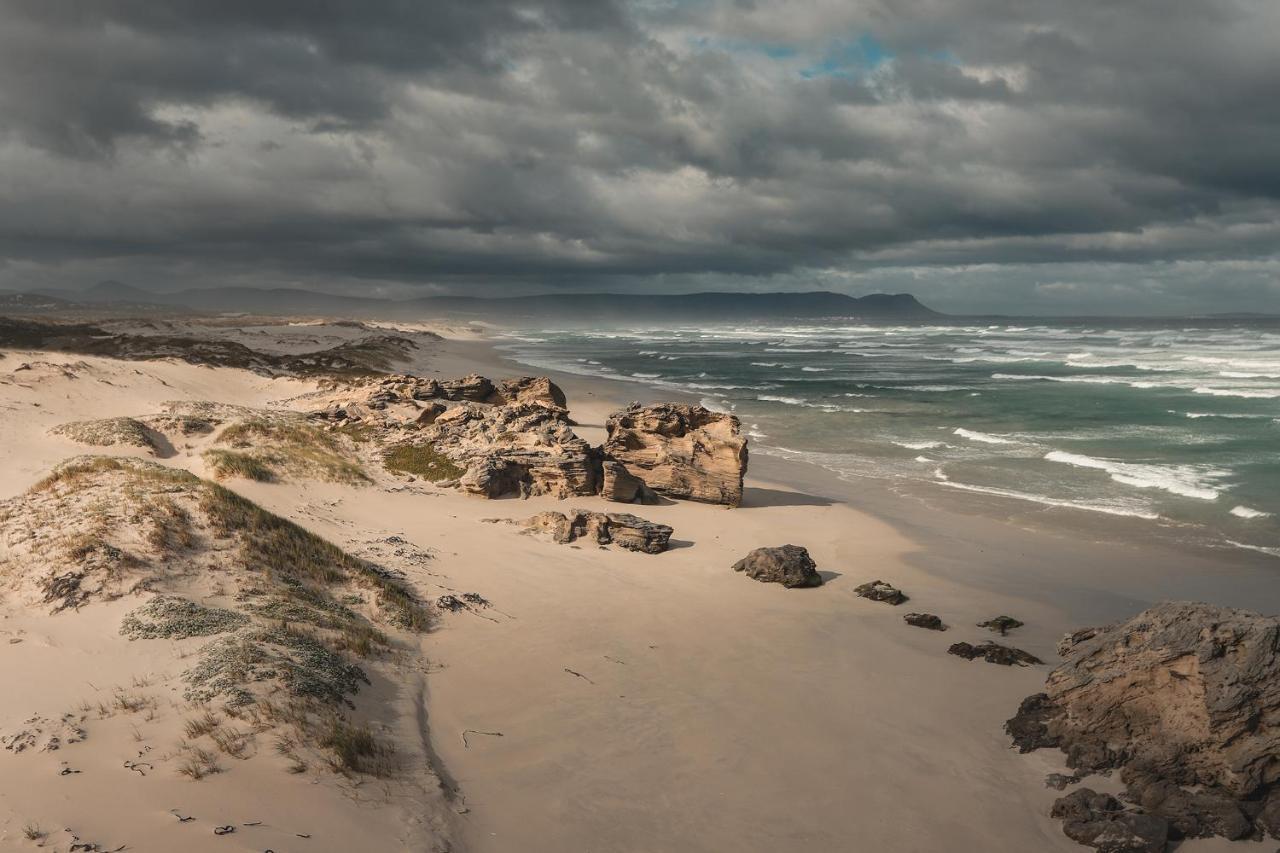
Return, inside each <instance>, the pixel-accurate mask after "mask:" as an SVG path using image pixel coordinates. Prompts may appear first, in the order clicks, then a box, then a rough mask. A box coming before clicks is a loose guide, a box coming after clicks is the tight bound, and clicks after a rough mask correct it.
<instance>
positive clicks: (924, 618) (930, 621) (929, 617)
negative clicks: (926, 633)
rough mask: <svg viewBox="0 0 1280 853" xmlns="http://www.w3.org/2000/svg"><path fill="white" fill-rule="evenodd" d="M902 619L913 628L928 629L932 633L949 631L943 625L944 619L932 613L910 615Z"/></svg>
mask: <svg viewBox="0 0 1280 853" xmlns="http://www.w3.org/2000/svg"><path fill="white" fill-rule="evenodd" d="M902 618H903V621H905V622H906V623H907V624H908V625H910V626H911V627H913V628H928V629H929V630H930V631H945V630H947V626H946V625H943V624H942V619H941V618H940V617H938V616H935V615H933V614H932V613H908V614H907V615H906V616H903V617H902Z"/></svg>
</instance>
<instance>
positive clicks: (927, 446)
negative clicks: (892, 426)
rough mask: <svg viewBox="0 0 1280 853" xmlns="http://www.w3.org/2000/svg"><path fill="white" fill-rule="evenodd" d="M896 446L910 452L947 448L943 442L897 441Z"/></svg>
mask: <svg viewBox="0 0 1280 853" xmlns="http://www.w3.org/2000/svg"><path fill="white" fill-rule="evenodd" d="M894 444H896V445H898V446H899V447H905V448H907V449H908V450H932V449H933V448H935V447H946V446H947V445H946V442H942V441H895V442H894Z"/></svg>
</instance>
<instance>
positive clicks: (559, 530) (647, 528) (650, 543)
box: [520, 509, 672, 554]
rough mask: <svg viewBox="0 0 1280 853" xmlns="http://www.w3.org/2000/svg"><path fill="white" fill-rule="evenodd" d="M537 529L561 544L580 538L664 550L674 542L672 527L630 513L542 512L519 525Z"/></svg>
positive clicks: (651, 551) (633, 548)
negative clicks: (672, 539)
mask: <svg viewBox="0 0 1280 853" xmlns="http://www.w3.org/2000/svg"><path fill="white" fill-rule="evenodd" d="M520 526H521V527H523V528H524V529H525V530H528V531H530V532H534V533H545V534H548V535H550V536H551V538H552V539H554V540H555V541H556V542H559V543H561V544H562V545H564V544H568V543H570V542H576V541H578V540H585V541H589V542H593V543H595V544H596V545H602V546H604V545H617V546H618V547H619V548H625V549H627V550H628V551H642V552H644V553H646V554H661V553H662V552H663V551H665V550H667V545H668V544H669V543H670V542H671V533H672V529H671V528H670V527H669V526H667V525H665V524H658V523H656V522H653V521H647V520H646V519H643V518H640V517H639V516H635V515H631V514H630V513H620V512H619V513H613V512H609V513H605V512H590V511H589V510H584V509H574V510H570V511H569V512H568V513H567V514H566V513H563V512H554V511H553V512H541V513H538V514H537V515H535V516H533V517H532V518H529V519H526V520H525V521H524V522H522V523H521V525H520Z"/></svg>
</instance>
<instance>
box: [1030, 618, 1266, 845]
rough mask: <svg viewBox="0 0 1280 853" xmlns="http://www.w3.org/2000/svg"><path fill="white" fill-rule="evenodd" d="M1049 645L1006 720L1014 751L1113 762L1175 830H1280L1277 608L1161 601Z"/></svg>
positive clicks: (1240, 833)
mask: <svg viewBox="0 0 1280 853" xmlns="http://www.w3.org/2000/svg"><path fill="white" fill-rule="evenodd" d="M1059 650H1060V651H1061V652H1062V653H1063V655H1064V656H1065V658H1066V660H1065V661H1064V662H1063V663H1062V664H1061V665H1059V666H1058V667H1057V668H1056V669H1054V670H1053V671H1052V672H1051V673H1050V674H1049V677H1048V680H1047V682H1046V686H1045V692H1044V693H1041V694H1037V695H1035V696H1031V697H1028V698H1027V699H1026V700H1024V701H1023V703H1022V706H1021V707H1020V708H1019V709H1018V713H1017V715H1016V716H1014V717H1013V719H1011V720H1009V722H1008V723H1007V724H1006V730H1007V731H1008V732H1009V734H1010V735H1011V736H1012V737H1013V740H1014V743H1015V744H1016V745H1017V746H1018V747H1019V748H1020V749H1021V750H1022V751H1023V752H1027V751H1030V750H1033V749H1037V748H1040V747H1057V748H1059V749H1062V750H1063V751H1064V752H1065V753H1066V757H1067V764H1068V766H1070V767H1072V768H1076V769H1078V770H1080V771H1084V772H1106V771H1111V770H1116V769H1118V770H1119V771H1120V778H1121V781H1123V782H1124V783H1125V786H1126V789H1127V798H1128V799H1129V800H1130V801H1131V802H1134V803H1136V804H1138V806H1139V807H1141V808H1143V809H1145V810H1146V811H1147V812H1148V813H1149V814H1152V815H1155V816H1156V817H1159V818H1161V819H1164V820H1167V821H1168V822H1169V823H1170V826H1171V833H1172V834H1173V836H1174V837H1175V838H1176V837H1179V836H1202V835H1223V836H1226V837H1229V838H1238V837H1244V836H1246V835H1250V834H1252V833H1254V832H1255V827H1256V831H1259V832H1261V831H1265V832H1267V833H1269V834H1271V835H1272V836H1273V837H1280V785H1278V784H1277V782H1278V780H1280V619H1276V618H1274V617H1265V616H1259V615H1257V614H1254V613H1249V612H1245V611H1239V610H1232V609H1230V608H1224V607H1216V606H1212V605H1207V604H1193V603H1186V602H1172V603H1165V604H1160V605H1158V606H1156V607H1153V608H1151V609H1150V610H1147V611H1146V612H1144V613H1142V614H1139V615H1138V616H1136V617H1134V618H1133V619H1130V620H1129V621H1127V622H1123V623H1120V624H1117V625H1112V626H1109V627H1107V628H1101V629H1090V630H1086V631H1080V632H1077V633H1075V634H1073V635H1071V636H1070V637H1068V638H1066V639H1065V640H1064V641H1063V643H1062V644H1061V646H1060V647H1059ZM1135 849H1136V848H1135ZM1151 849H1153V850H1159V849H1163V848H1162V847H1156V848H1151Z"/></svg>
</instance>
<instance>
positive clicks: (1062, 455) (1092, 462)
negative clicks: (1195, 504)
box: [1044, 450, 1229, 501]
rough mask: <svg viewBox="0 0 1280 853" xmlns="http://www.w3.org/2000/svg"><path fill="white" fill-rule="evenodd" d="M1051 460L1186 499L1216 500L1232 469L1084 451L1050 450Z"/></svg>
mask: <svg viewBox="0 0 1280 853" xmlns="http://www.w3.org/2000/svg"><path fill="white" fill-rule="evenodd" d="M1044 458H1045V459H1048V460H1049V461H1050V462H1061V463H1063V464H1065V465H1072V466H1075V467H1076V468H1091V469H1094V470H1098V471H1105V472H1106V473H1108V474H1110V475H1111V479H1112V480H1115V481H1116V482H1117V483H1123V484H1124V485H1126V486H1134V487H1135V488H1139V489H1162V490H1163V491H1166V492H1169V493H1171V494H1175V495H1181V496H1182V497H1185V498H1195V499H1197V500H1202V501H1212V500H1217V499H1218V495H1219V494H1220V491H1221V490H1220V489H1219V488H1218V481H1219V480H1221V479H1222V478H1224V477H1226V476H1227V475H1228V473H1229V472H1227V471H1223V470H1220V469H1217V468H1208V469H1205V468H1195V467H1191V466H1189V465H1146V464H1142V463H1138V462H1117V461H1115V460H1112V459H1095V458H1094V457H1092V456H1085V455H1084V454H1081V453H1068V452H1066V451H1064V450H1051V451H1049V452H1048V453H1046V454H1045V456H1044Z"/></svg>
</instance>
